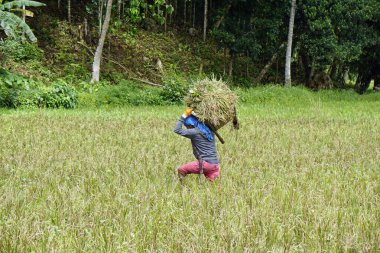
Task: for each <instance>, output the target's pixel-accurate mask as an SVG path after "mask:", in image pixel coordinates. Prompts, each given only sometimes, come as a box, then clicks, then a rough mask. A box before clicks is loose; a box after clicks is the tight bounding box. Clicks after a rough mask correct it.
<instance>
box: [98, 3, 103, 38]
mask: <svg viewBox="0 0 380 253" xmlns="http://www.w3.org/2000/svg"><path fill="white" fill-rule="evenodd" d="M98 3H99V10H98V19H99V36H100V34H101V33H102V20H103V0H99V2H98Z"/></svg>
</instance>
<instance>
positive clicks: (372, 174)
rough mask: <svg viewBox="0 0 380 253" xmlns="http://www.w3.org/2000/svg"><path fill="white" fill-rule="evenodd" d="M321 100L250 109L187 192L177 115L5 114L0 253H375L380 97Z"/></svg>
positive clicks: (135, 111)
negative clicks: (215, 170) (210, 176)
mask: <svg viewBox="0 0 380 253" xmlns="http://www.w3.org/2000/svg"><path fill="white" fill-rule="evenodd" d="M268 96H269V95H268ZM321 96H322V98H321V97H320V96H319V95H315V94H311V95H310V99H308V98H307V99H304V100H302V101H301V102H300V101H298V100H297V97H293V98H292V99H289V100H286V101H282V102H281V101H277V100H275V99H272V100H270V102H268V101H264V100H257V101H256V102H255V103H249V102H246V103H242V104H241V105H240V106H239V107H238V114H239V119H240V124H241V129H240V130H239V131H238V132H236V131H235V130H233V129H232V127H230V126H229V125H228V126H226V127H224V128H223V129H221V130H220V134H221V135H222V136H223V138H224V139H225V141H226V144H224V145H222V144H220V143H218V151H219V155H220V160H221V170H222V171H221V172H222V176H221V178H220V179H219V180H218V181H217V182H215V183H209V182H205V181H203V183H202V184H200V183H199V181H198V176H195V175H190V176H188V177H187V178H186V179H185V181H184V184H183V185H181V184H179V182H178V180H177V178H176V175H175V174H174V170H175V169H176V168H177V167H178V166H180V165H182V164H184V163H186V162H189V161H192V160H193V159H194V158H193V156H192V151H191V146H190V143H189V141H188V140H186V139H185V138H182V137H180V136H177V135H176V134H174V133H173V132H172V129H173V128H174V125H175V123H176V120H177V119H178V118H179V116H180V115H181V114H182V111H183V109H184V108H183V107H179V106H166V107H131V108H113V109H109V108H108V109H107V108H103V109H91V110H84V109H76V110H31V111H28V110H20V111H13V110H2V111H0V123H1V124H0V252H379V251H380V131H379V130H380V128H379V127H380V97H379V96H377V97H371V99H352V100H351V99H349V100H344V99H343V100H342V99H336V98H337V97H336V96H332V97H330V96H329V94H325V95H321ZM305 101H306V102H305Z"/></svg>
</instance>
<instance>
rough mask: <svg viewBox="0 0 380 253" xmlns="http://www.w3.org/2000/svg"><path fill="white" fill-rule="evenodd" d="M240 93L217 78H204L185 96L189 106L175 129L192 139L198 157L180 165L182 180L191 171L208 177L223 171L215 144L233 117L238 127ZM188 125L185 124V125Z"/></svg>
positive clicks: (195, 154)
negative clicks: (221, 130) (220, 130)
mask: <svg viewBox="0 0 380 253" xmlns="http://www.w3.org/2000/svg"><path fill="white" fill-rule="evenodd" d="M236 101H237V97H236V95H235V94H233V93H232V92H231V91H230V90H229V88H228V87H227V85H225V83H223V82H222V81H219V80H216V79H204V80H200V81H198V82H196V83H195V84H194V87H193V88H192V89H190V91H189V94H188V95H187V96H186V97H185V102H186V104H187V106H188V107H189V108H188V109H187V110H186V111H185V112H184V113H183V114H182V116H181V118H180V119H179V120H178V122H177V123H176V126H175V128H174V132H175V133H177V134H179V135H181V136H183V137H186V138H189V139H190V140H191V144H192V149H193V154H194V156H195V158H196V159H197V160H196V161H193V162H190V163H187V164H185V165H183V166H181V167H180V168H178V177H179V179H180V180H181V181H182V180H183V179H184V177H185V176H186V175H188V174H204V175H205V177H206V179H208V180H209V181H214V180H215V179H217V178H218V177H219V175H220V165H219V158H218V153H217V150H216V144H215V134H216V135H217V136H218V138H219V140H220V141H221V142H222V143H224V141H223V140H222V138H221V137H220V135H219V134H218V133H217V132H216V131H217V130H218V129H220V128H221V127H223V126H224V125H225V124H226V123H228V122H229V121H231V120H233V123H234V127H235V129H238V122H237V117H236V109H235V104H236ZM183 125H184V126H185V127H186V128H182V126H183Z"/></svg>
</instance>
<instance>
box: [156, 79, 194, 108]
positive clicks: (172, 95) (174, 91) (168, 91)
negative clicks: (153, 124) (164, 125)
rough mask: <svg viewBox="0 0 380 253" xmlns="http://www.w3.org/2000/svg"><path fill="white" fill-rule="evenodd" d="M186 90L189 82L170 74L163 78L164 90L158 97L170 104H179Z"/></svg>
mask: <svg viewBox="0 0 380 253" xmlns="http://www.w3.org/2000/svg"><path fill="white" fill-rule="evenodd" d="M188 90H189V81H188V80H186V79H185V78H184V77H182V76H180V75H177V74H175V73H172V74H169V75H167V76H166V77H165V78H164V88H163V90H162V91H161V92H160V96H161V97H162V99H163V100H165V101H167V102H169V103H171V104H181V103H182V101H183V98H184V96H185V95H186V93H187V91H188Z"/></svg>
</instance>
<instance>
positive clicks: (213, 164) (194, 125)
mask: <svg viewBox="0 0 380 253" xmlns="http://www.w3.org/2000/svg"><path fill="white" fill-rule="evenodd" d="M191 112H192V109H191V108H189V109H187V110H186V111H185V112H184V114H183V115H182V116H181V118H180V119H179V120H178V122H177V124H176V126H175V128H174V132H175V133H177V134H179V135H181V136H184V137H186V138H189V139H190V140H191V145H192V147H193V154H194V156H195V158H196V159H197V161H194V162H190V163H187V164H185V165H183V166H181V167H180V168H179V169H178V177H179V179H180V180H182V179H184V178H185V176H186V175H188V174H202V172H203V174H204V175H205V177H206V178H207V179H208V180H209V181H214V180H215V179H216V178H217V177H219V170H220V169H219V158H218V153H217V151H216V145H215V137H214V133H213V132H212V131H211V129H210V128H209V127H208V126H206V125H205V124H204V123H202V122H200V121H199V120H198V119H197V118H196V117H195V116H194V115H191ZM183 125H185V127H186V129H183V128H182V126H183Z"/></svg>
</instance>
